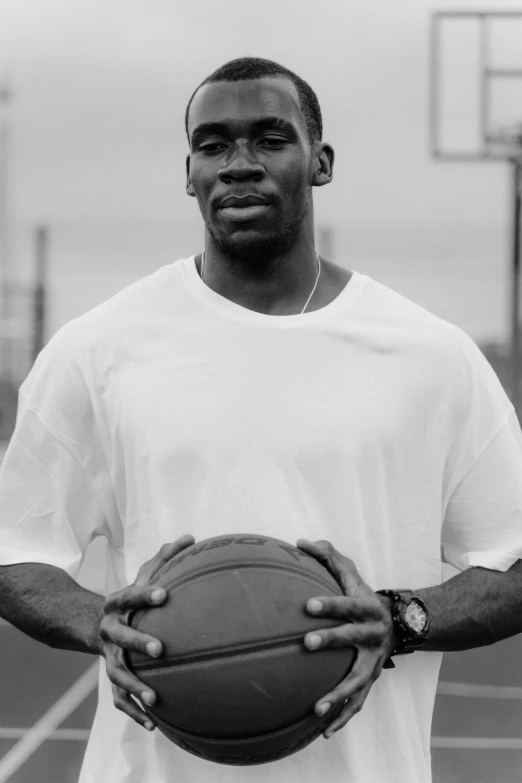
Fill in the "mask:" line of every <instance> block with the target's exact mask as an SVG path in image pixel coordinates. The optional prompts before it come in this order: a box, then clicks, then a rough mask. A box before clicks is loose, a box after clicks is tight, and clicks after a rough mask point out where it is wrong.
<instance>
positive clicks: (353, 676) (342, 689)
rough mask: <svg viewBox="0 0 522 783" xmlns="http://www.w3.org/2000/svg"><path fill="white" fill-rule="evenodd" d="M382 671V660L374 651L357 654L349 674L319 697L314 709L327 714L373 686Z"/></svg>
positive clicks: (316, 711)
mask: <svg viewBox="0 0 522 783" xmlns="http://www.w3.org/2000/svg"><path fill="white" fill-rule="evenodd" d="M381 672H382V662H381V658H380V657H379V656H376V655H375V654H374V653H367V652H362V653H360V654H359V655H358V656H357V659H356V660H355V663H354V665H353V666H352V669H351V670H350V672H349V674H348V675H347V676H346V677H345V678H344V680H342V681H341V682H340V683H339V685H337V686H336V687H335V688H334V689H333V690H332V691H330V692H329V693H327V694H325V695H324V696H323V697H322V698H321V699H319V700H318V701H317V702H316V704H315V706H314V710H315V713H316V714H317V715H320V716H322V715H326V714H327V712H329V711H330V710H332V708H334V707H337V706H338V705H340V704H343V703H344V702H346V701H347V700H348V699H352V698H353V697H354V696H356V695H357V694H358V693H361V692H362V691H363V690H364V689H365V688H366V687H371V686H372V685H373V683H374V682H375V680H377V679H378V678H379V677H380V675H381Z"/></svg>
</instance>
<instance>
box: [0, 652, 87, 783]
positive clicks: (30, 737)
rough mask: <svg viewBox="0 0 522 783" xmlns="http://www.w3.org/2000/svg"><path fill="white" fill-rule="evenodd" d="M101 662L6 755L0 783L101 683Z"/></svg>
mask: <svg viewBox="0 0 522 783" xmlns="http://www.w3.org/2000/svg"><path fill="white" fill-rule="evenodd" d="M99 666H100V664H99V661H96V663H94V664H92V666H90V667H89V668H88V669H87V671H86V672H84V673H83V674H82V676H81V677H79V679H78V680H76V682H75V683H73V684H72V685H71V687H70V688H69V689H68V690H67V691H65V693H64V694H63V695H62V696H61V697H60V698H59V699H58V701H57V702H55V704H53V706H52V707H51V708H50V709H48V710H47V712H46V713H44V715H42V717H41V718H40V719H39V720H38V721H36V723H35V724H34V725H33V726H31V728H30V729H28V730H27V731H26V732H25V734H24V736H23V737H22V738H21V739H20V740H19V741H18V742H17V743H16V745H15V746H14V747H12V748H10V750H8V752H7V753H6V755H5V756H4V757H3V758H2V759H0V783H7V781H8V780H9V778H10V777H11V775H13V774H14V773H15V772H16V771H17V770H18V769H19V768H20V767H21V766H22V764H24V763H25V762H26V761H27V759H28V758H29V757H30V756H32V754H33V753H34V752H35V750H36V749H37V748H39V747H40V745H41V744H42V742H45V740H46V739H49V737H50V736H51V735H52V734H53V732H54V731H55V729H56V728H57V727H58V726H59V725H60V723H63V721H64V720H65V719H66V718H67V717H68V716H69V715H70V714H71V713H72V712H74V710H75V709H76V708H77V707H79V705H80V704H81V703H82V702H83V701H85V699H86V698H87V696H89V695H90V694H91V693H92V691H93V690H94V689H95V688H96V686H97V684H98V673H99Z"/></svg>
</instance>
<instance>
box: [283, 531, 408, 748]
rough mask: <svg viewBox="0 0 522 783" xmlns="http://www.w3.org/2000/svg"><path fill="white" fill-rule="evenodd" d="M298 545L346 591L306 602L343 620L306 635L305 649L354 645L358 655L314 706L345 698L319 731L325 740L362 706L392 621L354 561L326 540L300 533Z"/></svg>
mask: <svg viewBox="0 0 522 783" xmlns="http://www.w3.org/2000/svg"><path fill="white" fill-rule="evenodd" d="M297 546H298V547H299V549H302V550H303V552H307V553H308V554H309V555H312V557H315V558H316V560H318V561H319V562H320V563H322V564H323V565H324V566H325V567H326V568H327V569H328V571H330V573H331V574H332V576H333V577H334V578H335V580H336V582H337V583H338V584H339V586H340V587H341V588H342V590H343V592H344V595H345V596H346V597H341V596H339V597H337V596H330V597H326V596H319V597H317V598H311V599H310V600H309V601H308V603H307V605H306V608H307V611H308V613H309V614H313V615H314V616H315V617H332V618H335V619H338V620H344V621H345V623H344V624H343V625H338V626H335V627H333V628H325V629H322V630H318V631H313V632H312V633H308V634H306V636H305V640H304V643H305V645H306V647H307V648H308V649H309V650H321V649H323V648H325V647H343V646H346V647H355V648H357V657H356V659H355V662H354V664H353V666H352V669H351V671H350V673H349V674H348V676H347V677H345V679H344V680H343V681H342V682H340V683H339V685H337V687H336V688H334V689H333V690H332V691H331V692H330V693H328V694H326V696H323V697H322V698H321V699H320V700H319V701H318V702H317V704H316V705H315V712H316V714H317V715H325V714H326V712H327V711H328V709H331V708H332V707H334V706H335V705H337V704H340V703H345V706H344V709H343V710H342V711H341V713H340V714H339V715H338V717H337V718H336V719H335V720H334V721H333V722H332V723H330V724H329V725H328V726H327V727H326V729H325V730H324V732H323V736H324V737H326V739H329V738H330V737H331V736H332V734H334V733H335V732H336V731H338V729H340V728H342V727H343V726H345V725H346V724H347V723H348V721H349V720H350V718H352V717H353V716H354V715H355V714H356V713H357V712H359V711H360V710H361V709H362V706H363V704H364V702H365V699H366V697H367V695H368V693H369V692H370V688H371V687H372V685H373V683H374V682H375V680H377V679H378V678H379V677H380V675H381V672H382V667H383V664H384V663H385V661H386V659H387V658H388V657H389V655H390V654H391V652H392V650H393V648H394V646H395V637H394V632H393V623H392V619H391V612H390V609H389V608H387V604H386V602H385V599H383V600H382V601H381V599H380V598H379V596H377V595H376V594H375V592H374V591H373V590H372V589H371V587H369V586H368V585H367V584H366V582H364V581H363V579H362V577H361V576H360V575H359V573H358V571H357V568H356V567H355V564H354V562H353V561H352V560H350V558H348V557H345V556H344V555H341V553H340V552H338V551H337V550H336V549H335V548H334V547H333V546H332V544H331V543H330V542H329V541H316V542H312V541H307V540H306V539H304V538H300V539H299V540H298V541H297Z"/></svg>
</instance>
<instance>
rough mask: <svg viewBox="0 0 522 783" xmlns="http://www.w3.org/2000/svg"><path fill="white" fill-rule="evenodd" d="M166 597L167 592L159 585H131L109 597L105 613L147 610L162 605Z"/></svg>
mask: <svg viewBox="0 0 522 783" xmlns="http://www.w3.org/2000/svg"><path fill="white" fill-rule="evenodd" d="M166 597H167V591H166V590H164V589H163V587H158V586H157V585H135V584H134V585H129V586H128V587H124V588H123V590H117V591H116V592H115V593H110V594H109V595H108V596H107V598H106V599H105V604H104V611H105V614H110V613H112V612H122V613H125V612H128V611H132V610H134V609H146V608H147V607H149V606H158V605H159V604H162V603H163V602H164V601H165V599H166Z"/></svg>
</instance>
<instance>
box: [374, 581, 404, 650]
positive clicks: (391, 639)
mask: <svg viewBox="0 0 522 783" xmlns="http://www.w3.org/2000/svg"><path fill="white" fill-rule="evenodd" d="M376 595H377V598H378V599H379V601H380V602H381V604H382V605H383V607H384V608H385V609H386V617H387V619H388V621H389V631H388V636H387V639H386V642H385V647H386V660H389V659H390V658H391V656H392V653H393V651H394V650H395V648H396V647H397V645H398V643H399V637H398V635H397V632H396V630H395V626H394V623H393V615H392V600H391V598H390V597H389V596H387V595H380V594H379V593H376Z"/></svg>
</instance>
